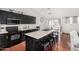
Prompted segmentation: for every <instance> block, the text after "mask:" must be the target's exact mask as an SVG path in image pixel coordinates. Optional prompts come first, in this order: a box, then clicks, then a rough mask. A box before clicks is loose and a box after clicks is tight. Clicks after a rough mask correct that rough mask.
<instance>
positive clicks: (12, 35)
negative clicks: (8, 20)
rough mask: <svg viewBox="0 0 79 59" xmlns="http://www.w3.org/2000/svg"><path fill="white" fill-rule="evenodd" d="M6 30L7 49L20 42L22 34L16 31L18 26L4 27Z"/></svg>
mask: <svg viewBox="0 0 79 59" xmlns="http://www.w3.org/2000/svg"><path fill="white" fill-rule="evenodd" d="M6 30H7V31H8V32H9V33H8V37H9V38H8V39H9V40H8V43H9V44H8V46H9V47H10V46H13V45H16V44H18V43H20V42H22V32H21V31H18V26H13V27H6Z"/></svg>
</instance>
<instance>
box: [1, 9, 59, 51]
mask: <svg viewBox="0 0 79 59" xmlns="http://www.w3.org/2000/svg"><path fill="white" fill-rule="evenodd" d="M16 9H18V8H14V9H9V8H3V9H1V10H0V50H3V51H4V50H5V49H8V48H10V47H12V46H15V45H17V44H20V43H22V42H24V41H25V45H26V47H25V50H26V51H27V50H28V51H39V50H40V51H44V50H45V51H51V50H52V47H51V46H53V45H52V44H55V41H53V37H52V35H53V32H55V34H56V36H57V37H58V31H56V30H54V29H53V30H52V26H50V28H45V29H42V28H43V27H41V29H40V25H39V24H38V21H37V17H38V16H31V15H28V14H24V12H22V11H16ZM20 9H21V8H20ZM29 9H30V8H29ZM18 10H19V9H18ZM25 10H28V8H26V9H25ZM39 21H40V22H41V23H42V22H43V24H44V23H45V21H46V20H45V19H43V17H41V19H40V20H39ZM46 22H47V21H46ZM43 24H42V25H43ZM49 25H51V23H50V24H49ZM49 25H48V24H47V25H44V26H46V27H48V26H49ZM32 33H33V34H32ZM34 35H35V36H34ZM46 36H47V37H48V38H47V39H46ZM29 37H30V40H31V39H33V40H34V42H35V40H38V39H39V40H38V42H40V45H38V44H37V42H36V43H34V42H33V41H30V40H28V38H29ZM57 37H56V38H57ZM44 38H45V39H44ZM56 38H55V39H56ZM40 40H41V41H40ZM43 41H46V42H45V43H44V42H43ZM57 41H58V38H57ZM29 42H30V43H29ZM46 44H47V46H46ZM42 45H43V46H42ZM36 46H38V48H37V47H36ZM39 47H40V48H41V49H40V48H39ZM15 49H16V48H15Z"/></svg>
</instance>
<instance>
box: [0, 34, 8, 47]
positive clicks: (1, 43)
mask: <svg viewBox="0 0 79 59" xmlns="http://www.w3.org/2000/svg"><path fill="white" fill-rule="evenodd" d="M7 45H8V35H7V34H0V48H5V47H7Z"/></svg>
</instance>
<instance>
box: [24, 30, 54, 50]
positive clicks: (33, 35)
mask: <svg viewBox="0 0 79 59" xmlns="http://www.w3.org/2000/svg"><path fill="white" fill-rule="evenodd" d="M52 34H53V31H35V32H30V33H26V34H25V38H26V39H25V41H26V50H27V51H44V48H43V47H42V43H43V42H49V40H50V39H51V36H52Z"/></svg>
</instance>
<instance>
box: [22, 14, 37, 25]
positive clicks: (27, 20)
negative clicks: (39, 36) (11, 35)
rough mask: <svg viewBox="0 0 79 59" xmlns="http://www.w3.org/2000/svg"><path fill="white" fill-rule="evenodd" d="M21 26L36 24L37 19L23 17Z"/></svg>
mask: <svg viewBox="0 0 79 59" xmlns="http://www.w3.org/2000/svg"><path fill="white" fill-rule="evenodd" d="M21 24H36V17H33V16H28V15H23V16H22V19H21Z"/></svg>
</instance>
